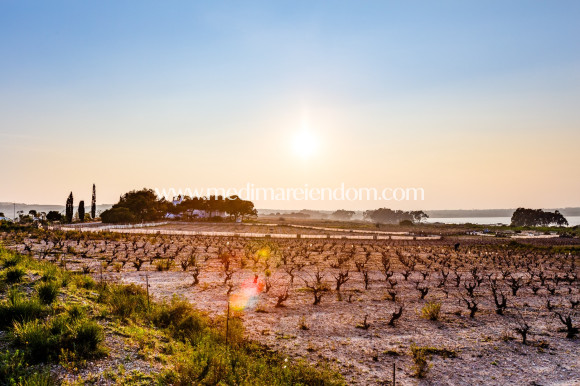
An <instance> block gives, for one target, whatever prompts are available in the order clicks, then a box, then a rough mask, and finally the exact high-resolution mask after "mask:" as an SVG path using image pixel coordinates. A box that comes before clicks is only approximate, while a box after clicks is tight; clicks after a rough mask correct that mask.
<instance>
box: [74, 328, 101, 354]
mask: <svg viewBox="0 0 580 386" xmlns="http://www.w3.org/2000/svg"><path fill="white" fill-rule="evenodd" d="M103 339H104V335H103V329H102V328H101V326H99V325H98V324H97V323H95V322H93V321H92V320H87V319H85V320H83V321H82V322H80V323H79V324H78V326H77V328H76V337H75V342H74V345H73V347H74V349H75V351H76V353H77V354H78V355H80V356H81V357H89V356H92V355H95V354H97V353H98V352H99V345H100V344H101V342H102V341H103Z"/></svg>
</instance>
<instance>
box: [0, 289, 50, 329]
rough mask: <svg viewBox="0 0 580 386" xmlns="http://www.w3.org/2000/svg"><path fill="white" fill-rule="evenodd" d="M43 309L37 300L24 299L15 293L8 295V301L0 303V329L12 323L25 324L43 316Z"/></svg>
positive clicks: (34, 298)
mask: <svg viewBox="0 0 580 386" xmlns="http://www.w3.org/2000/svg"><path fill="white" fill-rule="evenodd" d="M44 313H45V309H44V307H43V306H42V304H41V303H40V301H39V300H38V298H36V297H33V298H30V299H29V298H25V297H24V296H23V295H22V294H21V293H19V292H17V291H11V292H10V293H9V294H8V300H4V301H2V302H0V327H2V328H6V327H9V326H11V325H12V323H13V322H15V321H16V322H27V321H30V320H33V319H36V318H39V317H41V316H43V314H44Z"/></svg>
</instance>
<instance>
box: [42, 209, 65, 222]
mask: <svg viewBox="0 0 580 386" xmlns="http://www.w3.org/2000/svg"><path fill="white" fill-rule="evenodd" d="M46 219H47V220H48V221H62V214H60V213H59V212H57V211H56V210H51V211H50V212H48V214H47V215H46Z"/></svg>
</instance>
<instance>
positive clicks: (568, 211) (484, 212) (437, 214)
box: [258, 207, 580, 219]
mask: <svg viewBox="0 0 580 386" xmlns="http://www.w3.org/2000/svg"><path fill="white" fill-rule="evenodd" d="M534 209H536V208H534ZM556 209H557V210H559V211H560V213H562V214H563V215H564V217H566V216H580V207H575V208H551V209H550V208H548V209H544V210H547V211H550V212H553V211H555V210H556ZM514 212H515V208H514V209H443V210H426V211H425V213H427V214H428V215H429V217H430V218H460V217H511V216H512V214H513V213H514ZM258 213H259V214H260V215H262V216H264V215H275V214H276V213H279V214H280V215H285V214H286V215H287V214H291V213H305V214H309V215H310V217H311V218H317V217H319V218H320V217H322V218H324V217H328V216H329V215H330V214H332V213H333V211H328V210H320V211H314V210H283V209H258ZM362 214H363V211H360V210H359V211H355V215H354V218H358V219H361V218H362Z"/></svg>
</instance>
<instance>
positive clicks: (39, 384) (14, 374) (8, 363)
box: [0, 350, 55, 386]
mask: <svg viewBox="0 0 580 386" xmlns="http://www.w3.org/2000/svg"><path fill="white" fill-rule="evenodd" d="M54 384H55V382H54V381H53V380H52V379H51V377H50V374H48V373H43V372H40V373H39V372H37V371H34V372H31V371H30V369H29V364H28V362H27V361H26V358H25V356H24V353H23V352H22V351H20V350H15V351H12V352H11V351H8V350H7V351H4V352H0V385H22V386H33V385H34V386H52V385H54Z"/></svg>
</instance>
